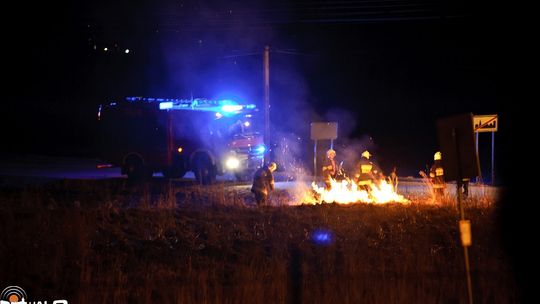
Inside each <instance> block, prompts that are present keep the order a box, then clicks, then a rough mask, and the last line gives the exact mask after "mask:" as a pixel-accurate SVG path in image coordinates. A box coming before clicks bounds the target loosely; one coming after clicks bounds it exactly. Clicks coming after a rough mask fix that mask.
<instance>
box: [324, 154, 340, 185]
mask: <svg viewBox="0 0 540 304" xmlns="http://www.w3.org/2000/svg"><path fill="white" fill-rule="evenodd" d="M336 173H337V167H336V161H335V160H334V159H330V158H326V159H325V160H324V163H323V166H322V175H323V177H324V179H325V180H330V178H335V177H336Z"/></svg>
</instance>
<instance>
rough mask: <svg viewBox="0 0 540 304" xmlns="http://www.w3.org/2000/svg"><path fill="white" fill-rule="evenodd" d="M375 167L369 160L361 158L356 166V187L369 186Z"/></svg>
mask: <svg viewBox="0 0 540 304" xmlns="http://www.w3.org/2000/svg"><path fill="white" fill-rule="evenodd" d="M374 168H375V165H373V163H372V162H370V161H369V159H367V158H364V157H362V158H361V159H360V161H359V162H358V164H357V165H356V174H355V178H356V183H357V184H358V185H371V180H372V179H373V177H374V176H373V169H374Z"/></svg>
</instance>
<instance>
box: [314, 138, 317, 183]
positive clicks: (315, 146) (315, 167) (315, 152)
mask: <svg viewBox="0 0 540 304" xmlns="http://www.w3.org/2000/svg"><path fill="white" fill-rule="evenodd" d="M316 178H317V140H315V145H314V146H313V180H316Z"/></svg>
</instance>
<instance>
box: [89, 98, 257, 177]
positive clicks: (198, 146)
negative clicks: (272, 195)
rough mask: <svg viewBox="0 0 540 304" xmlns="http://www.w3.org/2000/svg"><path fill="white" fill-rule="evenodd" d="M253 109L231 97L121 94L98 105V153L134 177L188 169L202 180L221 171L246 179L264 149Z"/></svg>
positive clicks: (175, 173)
mask: <svg viewBox="0 0 540 304" xmlns="http://www.w3.org/2000/svg"><path fill="white" fill-rule="evenodd" d="M257 112H258V110H257V108H256V107H255V105H253V104H238V103H235V102H233V101H231V100H208V99H201V98H198V99H164V98H147V97H127V98H126V99H125V100H122V101H121V102H111V103H109V104H106V105H100V106H99V110H98V124H99V133H100V136H99V138H100V140H99V142H100V143H99V144H100V145H99V146H100V157H101V158H102V159H103V160H105V161H107V162H109V163H111V164H113V165H116V166H120V167H121V172H122V174H126V175H127V176H128V177H129V178H134V179H140V178H145V177H150V176H152V174H153V173H154V172H162V173H163V175H164V176H165V177H168V178H177V177H183V176H184V175H185V173H186V172H188V171H192V172H193V173H194V174H195V178H196V179H197V181H198V182H200V183H202V184H211V183H212V182H213V181H214V180H215V177H216V175H222V174H224V173H225V172H227V171H229V172H231V173H234V174H235V176H236V177H237V178H238V179H246V178H248V177H251V176H252V174H253V172H254V171H255V170H256V169H257V168H259V167H260V166H262V165H263V159H264V153H265V151H266V147H265V146H264V144H263V139H262V136H261V134H260V133H258V132H256V130H255V126H254V122H255V121H254V119H255V117H256V113H257Z"/></svg>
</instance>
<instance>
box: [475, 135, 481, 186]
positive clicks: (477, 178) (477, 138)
mask: <svg viewBox="0 0 540 304" xmlns="http://www.w3.org/2000/svg"><path fill="white" fill-rule="evenodd" d="M475 133H476V157H478V158H480V154H478V140H479V135H480V132H476V130H475ZM476 183H477V184H478V183H482V172H480V175H478V176H477V177H476Z"/></svg>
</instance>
